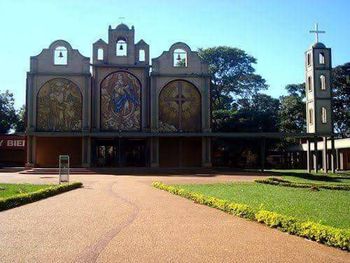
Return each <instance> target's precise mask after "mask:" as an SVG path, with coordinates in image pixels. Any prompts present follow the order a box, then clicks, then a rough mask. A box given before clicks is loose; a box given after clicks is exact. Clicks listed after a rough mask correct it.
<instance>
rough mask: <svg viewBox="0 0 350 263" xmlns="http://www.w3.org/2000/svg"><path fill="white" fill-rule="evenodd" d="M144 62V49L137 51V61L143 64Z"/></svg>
mask: <svg viewBox="0 0 350 263" xmlns="http://www.w3.org/2000/svg"><path fill="white" fill-rule="evenodd" d="M145 60H146V54H145V50H144V49H140V50H139V61H141V62H144V61H145Z"/></svg>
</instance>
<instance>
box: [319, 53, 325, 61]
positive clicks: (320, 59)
mask: <svg viewBox="0 0 350 263" xmlns="http://www.w3.org/2000/svg"><path fill="white" fill-rule="evenodd" d="M318 58H319V62H320V64H324V63H325V61H324V53H323V52H320V54H319V55H318Z"/></svg>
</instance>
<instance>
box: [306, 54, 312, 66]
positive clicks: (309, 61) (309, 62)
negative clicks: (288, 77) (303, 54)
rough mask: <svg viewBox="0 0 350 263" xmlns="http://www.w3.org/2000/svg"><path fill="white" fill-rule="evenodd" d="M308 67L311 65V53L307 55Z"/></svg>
mask: <svg viewBox="0 0 350 263" xmlns="http://www.w3.org/2000/svg"><path fill="white" fill-rule="evenodd" d="M307 65H308V66H310V65H311V54H310V53H308V54H307Z"/></svg>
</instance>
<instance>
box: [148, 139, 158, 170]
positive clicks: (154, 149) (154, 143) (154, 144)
mask: <svg viewBox="0 0 350 263" xmlns="http://www.w3.org/2000/svg"><path fill="white" fill-rule="evenodd" d="M150 149H151V167H159V138H158V137H153V138H151V147H150Z"/></svg>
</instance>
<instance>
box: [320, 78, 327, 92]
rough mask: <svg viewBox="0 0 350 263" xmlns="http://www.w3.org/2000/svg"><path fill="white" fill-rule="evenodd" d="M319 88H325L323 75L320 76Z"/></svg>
mask: <svg viewBox="0 0 350 263" xmlns="http://www.w3.org/2000/svg"><path fill="white" fill-rule="evenodd" d="M320 83H321V90H326V77H325V76H324V75H321V76H320Z"/></svg>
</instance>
